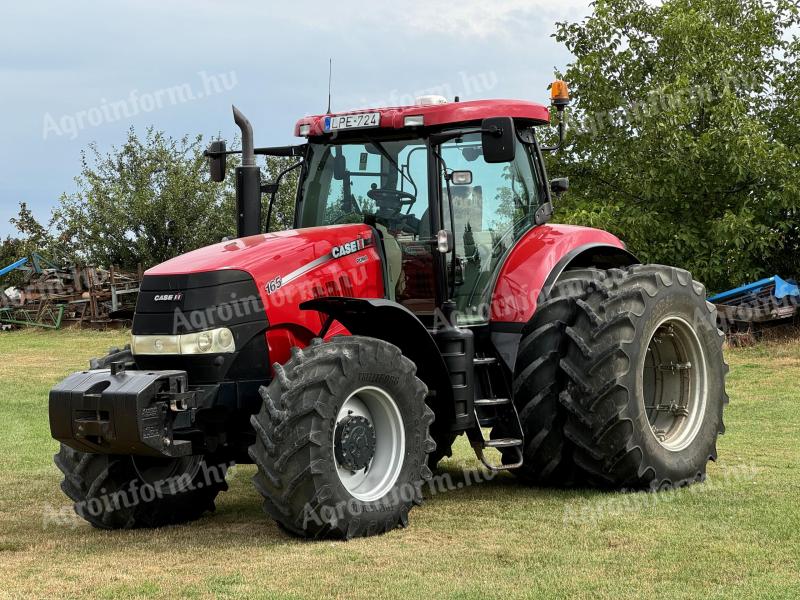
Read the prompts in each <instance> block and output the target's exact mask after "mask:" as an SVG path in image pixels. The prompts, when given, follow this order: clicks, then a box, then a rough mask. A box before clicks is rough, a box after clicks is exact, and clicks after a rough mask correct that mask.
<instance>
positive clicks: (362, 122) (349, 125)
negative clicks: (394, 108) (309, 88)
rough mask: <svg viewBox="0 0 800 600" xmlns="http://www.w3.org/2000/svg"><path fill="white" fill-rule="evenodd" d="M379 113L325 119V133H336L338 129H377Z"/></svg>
mask: <svg viewBox="0 0 800 600" xmlns="http://www.w3.org/2000/svg"><path fill="white" fill-rule="evenodd" d="M380 124H381V113H377V112H374V113H358V114H355V115H336V116H333V117H325V131H338V130H340V129H365V128H367V127H379V126H380Z"/></svg>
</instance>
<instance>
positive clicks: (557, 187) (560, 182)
mask: <svg viewBox="0 0 800 600" xmlns="http://www.w3.org/2000/svg"><path fill="white" fill-rule="evenodd" d="M568 189H569V177H559V178H558V179H553V180H551V181H550V191H551V192H553V193H554V194H555V195H556V196H560V195H561V194H563V193H564V192H566V191H567V190H568Z"/></svg>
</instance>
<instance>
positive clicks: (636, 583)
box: [0, 331, 800, 598]
mask: <svg viewBox="0 0 800 600" xmlns="http://www.w3.org/2000/svg"><path fill="white" fill-rule="evenodd" d="M121 341H123V334H121V333H118V332H108V333H86V332H75V331H61V332H52V333H39V332H13V333H0V427H2V435H0V598H2V597H48V598H51V597H76V596H80V595H86V596H92V597H95V598H140V597H141V598H151V597H164V598H174V597H181V596H183V597H190V598H207V597H222V598H229V597H230V598H233V597H243V598H260V597H263V598H307V597H310V598H322V597H330V596H338V597H342V598H395V597H404V598H430V597H450V598H482V597H489V598H493V597H498V598H499V597H502V598H509V597H555V598H558V597H582V598H625V597H648V598H654V597H656V596H659V597H670V598H689V597H692V598H700V597H705V598H714V597H735V598H744V597H752V598H781V597H783V598H797V597H800V383H799V382H800V344H799V343H797V342H795V343H791V344H789V343H783V344H777V343H774V344H767V345H763V346H760V347H755V348H749V349H740V350H733V351H730V352H729V353H728V359H729V361H730V363H731V367H732V369H731V374H730V377H729V382H728V383H729V391H730V396H731V403H730V406H729V407H728V410H727V412H726V415H725V421H726V425H727V428H728V432H727V434H726V435H724V436H723V437H722V438H721V440H720V443H719V456H720V458H719V462H718V463H716V464H713V465H711V467H710V469H709V480H708V481H707V482H706V483H705V484H702V485H698V486H694V487H692V488H689V489H685V490H680V491H676V492H668V493H665V494H661V495H653V494H635V495H633V494H609V493H599V492H593V491H557V490H546V489H530V488H526V487H523V486H521V485H519V484H518V483H516V481H515V480H514V478H513V477H510V476H506V475H503V476H498V477H496V478H494V479H493V480H491V481H486V482H483V483H480V484H476V485H472V486H465V487H461V488H458V489H455V490H453V491H450V492H447V493H441V494H436V495H433V496H432V497H431V498H429V500H428V501H427V502H426V504H425V505H424V506H422V507H419V508H416V509H415V510H414V511H412V513H411V523H410V527H409V528H408V529H405V530H397V531H394V532H392V533H389V534H387V535H384V536H380V537H375V538H369V539H361V540H355V541H351V542H347V543H343V542H315V543H309V542H301V541H298V540H296V539H293V538H291V537H288V536H287V535H285V534H284V533H282V532H281V531H280V530H279V529H278V528H277V527H276V526H275V525H274V524H273V522H272V521H270V520H268V519H267V518H266V517H265V516H264V515H263V514H262V512H261V508H260V502H259V497H258V495H257V494H256V492H255V490H254V489H252V487H251V484H250V475H251V474H252V472H253V468H252V467H250V466H243V467H237V468H236V469H235V470H234V473H233V477H232V481H231V490H230V491H229V492H228V493H225V494H222V495H221V496H220V498H219V500H218V502H217V512H216V513H215V514H213V515H208V516H206V517H205V518H203V519H202V520H200V521H198V522H195V523H193V524H190V525H187V526H180V527H172V528H166V529H162V530H156V531H119V532H105V531H97V530H94V529H92V528H91V527H90V526H89V525H87V524H85V523H84V522H83V521H78V520H76V519H74V518H72V517H71V516H70V515H71V511H70V508H69V503H68V500H67V498H66V497H65V496H63V495H62V494H61V492H60V490H59V488H58V484H59V481H60V473H59V472H58V471H57V469H56V468H55V467H54V466H53V464H52V455H53V453H54V452H55V451H56V444H55V442H54V441H53V440H52V439H51V438H50V435H49V427H48V417H47V392H48V389H49V388H50V386H51V385H52V384H53V383H55V382H56V381H57V380H59V379H60V378H61V377H63V376H64V375H66V374H67V373H69V372H71V371H73V370H75V369H78V368H83V367H84V366H85V365H86V364H87V361H88V359H89V358H90V357H91V356H95V355H98V354H103V353H105V351H106V350H107V348H108V347H109V346H111V345H115V344H117V343H119V342H121ZM444 465H445V467H446V469H447V472H448V473H450V474H451V476H452V478H453V480H454V481H458V480H459V478H460V477H461V473H462V469H471V468H476V467H477V463H476V461H475V459H474V458H473V456H472V455H471V454H470V451H469V447H468V446H467V445H466V444H465V443H463V442H460V443H459V445H458V447H457V451H456V454H455V456H454V457H453V459H451V460H450V461H448V462H446V463H444Z"/></svg>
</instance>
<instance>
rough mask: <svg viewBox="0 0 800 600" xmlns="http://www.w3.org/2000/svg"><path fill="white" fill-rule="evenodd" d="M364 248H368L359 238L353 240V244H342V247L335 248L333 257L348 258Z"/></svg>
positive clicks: (332, 251)
mask: <svg viewBox="0 0 800 600" xmlns="http://www.w3.org/2000/svg"><path fill="white" fill-rule="evenodd" d="M364 246H366V244H365V243H364V240H363V239H361V238H359V239H357V240H353V241H352V242H347V243H346V244H342V245H341V246H334V247H333V250H331V256H333V258H341V257H342V256H347V255H348V254H352V253H353V252H358V251H359V250H363V249H364Z"/></svg>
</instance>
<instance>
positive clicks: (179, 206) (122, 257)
mask: <svg viewBox="0 0 800 600" xmlns="http://www.w3.org/2000/svg"><path fill="white" fill-rule="evenodd" d="M203 150H204V145H203V143H202V138H201V137H200V136H197V137H195V138H189V137H188V136H187V137H183V138H180V139H173V138H171V137H169V136H167V135H165V134H164V133H161V132H157V131H155V130H153V129H148V130H147V131H146V133H145V135H144V137H139V136H138V135H137V134H136V133H135V132H134V131H133V129H131V130H130V131H129V133H128V138H127V139H126V141H125V143H124V144H122V146H120V147H118V148H113V149H112V150H111V152H108V153H106V154H101V153H100V152H99V151H98V149H97V147H96V146H95V145H90V146H89V149H88V151H86V152H84V154H83V160H82V165H83V166H82V169H81V173H80V175H79V176H78V177H77V178H76V184H77V191H75V192H74V193H72V194H64V195H62V197H61V199H60V202H59V206H58V208H57V209H56V210H55V211H54V214H53V219H52V225H53V227H54V228H55V230H56V231H57V232H58V234H59V238H60V239H61V240H62V241H64V242H65V243H66V244H67V246H68V248H69V253H70V254H71V256H70V258H72V259H73V260H76V261H77V262H83V263H87V262H88V263H93V264H99V265H111V264H115V265H120V266H123V267H127V268H133V267H135V266H136V265H137V264H142V265H144V266H151V265H154V264H157V263H159V262H163V261H165V260H167V259H169V258H171V257H173V256H176V255H178V254H181V253H184V252H188V251H189V250H193V249H195V248H198V247H200V246H204V245H207V244H210V243H214V242H218V241H220V240H221V239H222V238H223V237H225V236H230V235H233V234H234V233H235V214H234V208H233V207H234V200H233V193H232V188H231V183H230V179H228V181H227V182H225V183H222V184H215V183H211V182H209V181H208V168H207V163H206V159H205V157H204V156H203Z"/></svg>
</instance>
